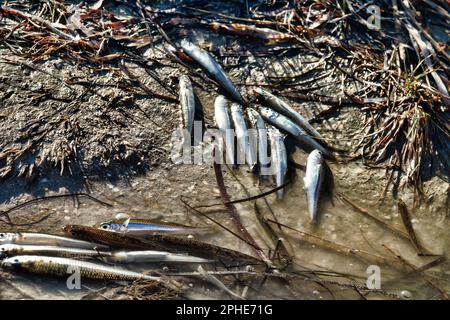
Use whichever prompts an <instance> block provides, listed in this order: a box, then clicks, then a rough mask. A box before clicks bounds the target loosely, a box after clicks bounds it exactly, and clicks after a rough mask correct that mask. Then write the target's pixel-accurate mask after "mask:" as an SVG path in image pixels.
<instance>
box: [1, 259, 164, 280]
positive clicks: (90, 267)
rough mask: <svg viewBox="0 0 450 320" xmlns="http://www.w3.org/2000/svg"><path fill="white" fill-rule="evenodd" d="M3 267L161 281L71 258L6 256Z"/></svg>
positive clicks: (108, 277) (56, 273)
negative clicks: (77, 272)
mask: <svg viewBox="0 0 450 320" xmlns="http://www.w3.org/2000/svg"><path fill="white" fill-rule="evenodd" d="M0 266H1V267H2V268H7V269H13V270H23V271H28V272H31V273H36V274H47V275H54V276H59V277H68V276H69V275H70V274H72V273H73V272H75V270H76V271H79V272H80V276H81V277H82V278H89V279H98V280H117V281H134V280H138V279H145V280H153V281H158V282H160V281H161V278H160V277H154V276H149V275H145V274H142V273H137V272H133V271H128V270H123V269H120V268H117V267H116V266H114V267H110V266H106V265H102V264H99V263H93V262H87V261H80V260H75V259H69V258H58V257H46V256H33V255H24V256H15V257H11V258H6V259H4V260H3V261H1V262H0Z"/></svg>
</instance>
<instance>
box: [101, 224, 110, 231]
mask: <svg viewBox="0 0 450 320" xmlns="http://www.w3.org/2000/svg"><path fill="white" fill-rule="evenodd" d="M101 228H102V229H103V230H108V229H109V226H108V225H107V224H104V225H102V226H101Z"/></svg>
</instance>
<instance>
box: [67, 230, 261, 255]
mask: <svg viewBox="0 0 450 320" xmlns="http://www.w3.org/2000/svg"><path fill="white" fill-rule="evenodd" d="M63 230H64V232H65V233H66V234H69V235H71V236H72V237H75V238H78V239H87V240H91V239H95V241H97V242H101V243H105V244H108V245H110V246H112V247H118V248H125V249H132V250H159V251H170V252H172V251H173V252H175V253H185V252H187V253H189V254H191V253H193V254H195V255H196V256H200V257H202V258H206V259H223V260H226V261H239V262H243V263H244V262H245V263H254V264H260V263H261V261H260V260H258V259H256V258H254V257H252V256H249V255H246V254H244V253H241V252H238V251H234V250H231V249H227V248H222V247H218V246H215V245H212V244H209V243H205V242H200V241H197V240H193V239H185V238H182V237H176V236H169V235H160V234H158V235H149V236H148V237H146V238H145V239H138V238H133V237H131V236H127V235H125V234H122V233H117V232H110V231H105V230H101V229H97V228H93V227H89V226H81V225H67V226H65V227H64V228H63Z"/></svg>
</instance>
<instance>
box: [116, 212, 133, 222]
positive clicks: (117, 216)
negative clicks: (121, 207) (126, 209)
mask: <svg viewBox="0 0 450 320" xmlns="http://www.w3.org/2000/svg"><path fill="white" fill-rule="evenodd" d="M129 218H130V215H128V214H126V213H123V212H119V213H118V214H116V217H115V219H116V220H121V219H129Z"/></svg>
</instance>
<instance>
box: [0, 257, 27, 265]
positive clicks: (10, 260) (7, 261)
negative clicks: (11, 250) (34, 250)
mask: <svg viewBox="0 0 450 320" xmlns="http://www.w3.org/2000/svg"><path fill="white" fill-rule="evenodd" d="M21 264H22V263H21V261H20V257H11V258H6V257H5V258H3V259H1V262H0V265H1V266H2V268H18V267H20V266H21Z"/></svg>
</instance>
